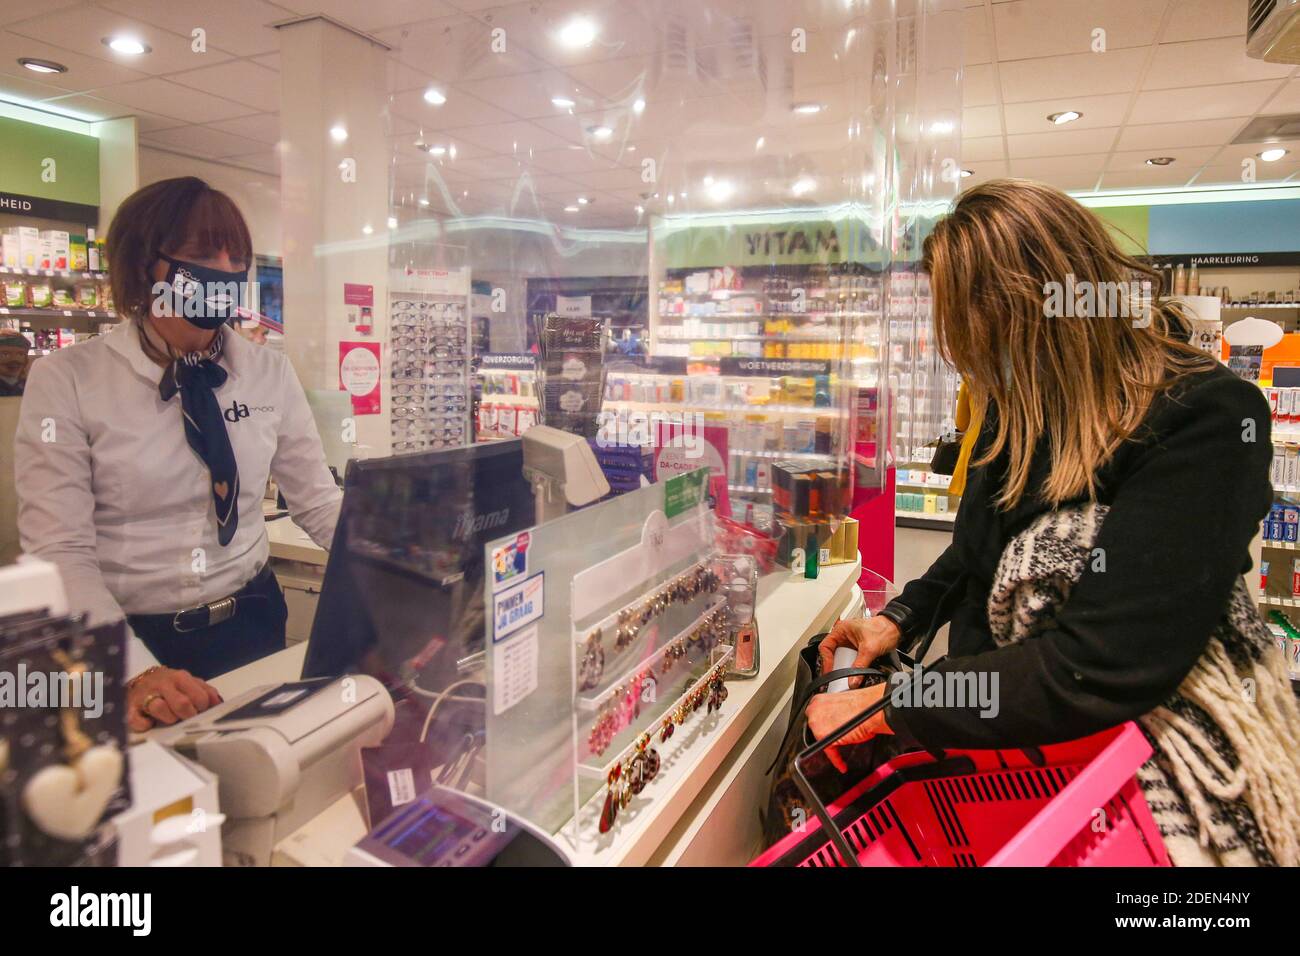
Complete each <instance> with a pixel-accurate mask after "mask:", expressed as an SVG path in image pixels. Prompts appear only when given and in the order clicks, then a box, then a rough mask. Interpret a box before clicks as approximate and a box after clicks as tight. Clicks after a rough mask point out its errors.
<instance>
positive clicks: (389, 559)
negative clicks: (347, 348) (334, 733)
mask: <svg viewBox="0 0 1300 956" xmlns="http://www.w3.org/2000/svg"><path fill="white" fill-rule="evenodd" d="M522 447H523V446H522V442H521V441H520V440H519V439H512V440H509V441H500V442H490V443H485V444H476V445H466V446H463V447H460V448H451V449H444V450H441V451H431V452H422V453H419V454H412V455H399V456H395V457H392V458H378V459H368V460H360V459H358V460H353V461H352V462H350V463H349V464H348V468H347V474H346V477H345V479H344V494H343V509H342V512H341V514H340V515H339V523H338V527H337V529H336V531H335V533H334V543H333V545H332V546H331V548H330V555H329V563H328V564H327V565H326V568H325V578H324V582H323V584H322V588H321V596H320V601H319V603H318V604H317V608H316V618H315V620H314V621H313V622H312V629H311V638H310V642H309V644H308V647H307V655H306V658H305V660H304V662H303V672H302V676H303V677H304V678H308V677H326V676H329V677H336V676H341V675H344V674H349V673H364V674H369V675H370V676H372V677H374V678H376V679H378V680H380V681H382V682H383V683H384V685H385V686H386V687H388V689H389V690H390V692H392V693H393V696H394V699H395V700H397V701H399V702H400V701H401V700H402V699H403V698H404V697H408V696H411V695H416V696H420V697H422V698H426V699H427V698H428V696H429V695H430V694H438V693H440V692H442V691H443V690H444V689H446V688H448V687H450V686H451V685H452V684H454V683H456V682H457V681H459V680H462V679H464V678H465V677H466V675H467V674H469V673H471V672H472V671H473V670H474V669H475V668H474V664H475V663H477V661H476V659H475V655H476V654H477V653H478V652H481V651H482V650H483V649H484V633H485V621H484V616H483V587H484V567H483V549H484V546H485V544H486V543H487V542H488V541H491V540H493V539H495V538H499V537H501V536H502V535H506V534H510V533H511V532H512V531H521V530H523V529H524V528H528V527H531V526H532V525H533V524H534V523H535V522H534V501H533V490H532V487H531V485H530V484H529V482H528V481H527V480H526V479H525V478H524V476H523V450H522Z"/></svg>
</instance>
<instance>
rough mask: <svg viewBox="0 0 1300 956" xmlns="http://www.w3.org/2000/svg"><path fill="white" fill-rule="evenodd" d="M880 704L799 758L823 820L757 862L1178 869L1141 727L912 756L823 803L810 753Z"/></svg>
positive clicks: (801, 777)
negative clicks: (1150, 780)
mask: <svg viewBox="0 0 1300 956" xmlns="http://www.w3.org/2000/svg"><path fill="white" fill-rule="evenodd" d="M883 703H884V700H883V699H882V701H881V705H882V706H883ZM876 709H879V708H876V707H873V708H869V709H868V711H867V712H865V713H864V714H863V715H861V716H860V717H859V718H856V719H855V720H854V721H851V722H850V723H849V724H847V725H845V726H844V727H842V728H840V730H839V731H837V732H836V733H834V734H831V735H830V736H829V737H827V738H826V739H824V740H822V741H820V742H819V743H818V744H816V745H814V746H813V747H810V748H808V750H805V751H804V752H803V753H802V754H800V755H799V758H797V759H796V761H795V777H796V779H798V781H799V784H800V787H801V789H803V791H804V795H805V797H806V798H807V799H808V800H809V801H810V802H811V804H812V805H813V808H814V810H815V811H816V814H817V819H812V820H809V821H808V825H807V828H806V829H805V830H804V832H802V833H792V834H790V835H789V836H787V837H786V838H785V839H783V840H781V841H780V842H779V843H777V844H776V845H775V846H773V847H771V848H770V849H768V850H767V851H766V852H765V853H763V854H762V855H761V856H759V857H758V858H757V859H756V860H754V861H753V862H752V863H751V864H750V865H751V866H841V865H843V861H845V860H846V859H847V860H848V861H849V865H851V866H1169V865H1170V864H1169V856H1168V854H1167V853H1166V852H1165V847H1164V843H1163V842H1162V841H1161V839H1160V833H1159V831H1158V830H1157V829H1156V825H1155V820H1154V819H1152V817H1151V810H1150V809H1149V808H1148V807H1147V804H1146V800H1145V799H1144V798H1143V796H1142V791H1141V789H1140V788H1139V786H1138V782H1137V779H1136V778H1135V777H1134V774H1135V773H1136V771H1137V769H1138V767H1140V766H1141V765H1142V763H1143V762H1144V761H1145V760H1146V759H1147V758H1148V757H1149V756H1151V745H1150V744H1148V743H1147V740H1146V738H1145V737H1144V736H1143V734H1142V731H1141V730H1139V729H1138V726H1137V725H1136V724H1134V723H1127V724H1123V725H1121V726H1119V727H1115V728H1112V729H1111V730H1107V731H1103V732H1102V733H1099V734H1094V735H1093V736H1091V737H1084V738H1082V739H1080V740H1074V741H1070V742H1068V743H1061V744H1051V745H1048V746H1044V747H1042V748H1038V749H1034V750H1030V751H1027V752H1026V751H1020V750H962V751H957V750H953V751H948V752H947V753H946V754H944V755H943V756H942V757H940V758H936V757H934V756H932V755H930V754H928V753H909V754H904V755H902V756H900V757H896V758H895V759H893V760H891V761H889V762H888V763H886V764H883V765H882V766H880V767H878V768H877V769H876V770H874V771H872V773H870V774H869V775H868V776H867V777H866V778H865V779H863V780H862V781H861V782H859V783H858V784H857V785H855V786H854V787H852V788H851V789H849V790H848V791H847V792H845V793H844V794H843V796H841V797H840V798H839V799H837V800H835V801H834V802H832V803H831V804H830V806H829V807H827V806H825V805H824V804H823V803H822V802H821V800H820V799H819V798H818V797H817V796H816V794H815V792H814V791H813V788H812V786H811V785H810V784H809V783H808V781H807V779H806V778H805V777H804V775H803V772H802V769H801V767H800V763H801V761H802V760H803V759H804V758H805V757H807V756H809V755H811V754H812V753H814V752H817V751H819V750H821V749H824V748H825V746H826V745H827V744H828V743H831V742H833V741H834V740H836V739H838V738H839V737H840V736H842V735H843V734H844V733H847V732H848V731H849V730H850V729H852V727H854V726H856V725H857V724H858V723H860V722H861V720H863V719H865V718H866V717H867V716H870V713H872V712H874V710H876ZM828 834H829V839H828Z"/></svg>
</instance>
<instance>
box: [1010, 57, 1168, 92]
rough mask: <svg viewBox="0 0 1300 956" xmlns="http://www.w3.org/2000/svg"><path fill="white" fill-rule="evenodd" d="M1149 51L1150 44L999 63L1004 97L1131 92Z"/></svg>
mask: <svg viewBox="0 0 1300 956" xmlns="http://www.w3.org/2000/svg"><path fill="white" fill-rule="evenodd" d="M1146 55H1147V51H1146V48H1136V47H1135V48H1133V49H1128V50H1112V51H1111V52H1109V53H1075V54H1070V55H1068V56H1045V57H1034V58H1033V59H1029V60H1010V61H1008V62H1005V63H1001V64H999V65H998V73H999V75H1000V76H1001V79H1002V100H1003V102H1005V103H1026V102H1032V101H1034V100H1045V99H1050V98H1053V97H1066V98H1075V97H1080V96H1099V95H1104V94H1107V93H1128V92H1130V91H1132V89H1133V88H1134V87H1135V86H1136V85H1137V82H1138V77H1139V76H1140V75H1141V73H1142V65H1143V63H1145V62H1146Z"/></svg>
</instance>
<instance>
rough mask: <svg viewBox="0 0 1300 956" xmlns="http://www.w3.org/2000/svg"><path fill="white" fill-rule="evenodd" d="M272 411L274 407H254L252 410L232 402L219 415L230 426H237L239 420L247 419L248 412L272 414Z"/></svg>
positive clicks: (241, 403) (240, 403)
mask: <svg viewBox="0 0 1300 956" xmlns="http://www.w3.org/2000/svg"><path fill="white" fill-rule="evenodd" d="M273 411H275V406H274V405H254V406H253V407H252V408H249V407H248V406H247V405H245V404H244V403H243V402H236V401H232V402H231V403H230V407H229V408H227V409H226V410H225V411H224V412H222V413H221V414H222V416H223V417H224V418H225V419H226V421H228V422H230V424H232V425H237V424H239V420H240V419H241V418H247V417H248V416H249V413H250V412H273Z"/></svg>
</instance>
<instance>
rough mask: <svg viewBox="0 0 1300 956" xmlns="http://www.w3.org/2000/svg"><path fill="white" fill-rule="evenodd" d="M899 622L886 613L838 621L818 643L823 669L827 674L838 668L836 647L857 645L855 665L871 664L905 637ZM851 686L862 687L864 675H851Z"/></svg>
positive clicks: (864, 665) (867, 665)
mask: <svg viewBox="0 0 1300 956" xmlns="http://www.w3.org/2000/svg"><path fill="white" fill-rule="evenodd" d="M902 636H903V635H902V632H901V631H899V629H898V625H897V624H895V623H894V622H893V621H891V620H890V619H889V618H887V617H867V618H858V619H856V620H852V621H837V622H836V623H835V626H834V627H833V628H831V632H830V633H829V634H827V635H826V637H825V638H824V639H823V640H822V642H821V644H820V645H818V653H819V656H820V657H821V664H822V673H823V674H828V673H830V672H831V671H832V670H834V669H835V648H837V647H856V648H857V649H858V656H857V657H856V658H854V660H853V666H854V667H870V666H871V664H872V662H873V661H874V660H875V659H876V658H878V657H881V656H883V655H885V654H888V653H889V652H890V651H892V650H893V649H894V648H896V647H898V641H899V639H900V638H901V637H902ZM849 686H850V687H861V686H862V678H861V677H850V678H849Z"/></svg>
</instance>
